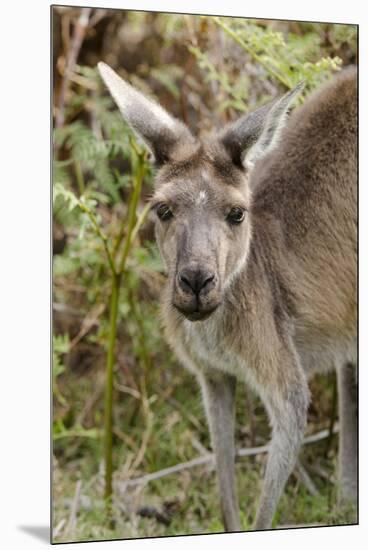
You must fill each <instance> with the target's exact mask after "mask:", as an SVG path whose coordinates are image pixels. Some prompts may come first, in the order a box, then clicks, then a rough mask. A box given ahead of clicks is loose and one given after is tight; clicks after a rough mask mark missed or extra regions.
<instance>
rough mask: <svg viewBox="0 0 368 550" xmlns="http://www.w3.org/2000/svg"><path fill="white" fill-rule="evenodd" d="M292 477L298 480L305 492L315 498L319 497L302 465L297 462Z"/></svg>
mask: <svg viewBox="0 0 368 550" xmlns="http://www.w3.org/2000/svg"><path fill="white" fill-rule="evenodd" d="M294 475H295V476H296V477H297V478H298V480H299V481H300V482H301V483H302V484H303V485H304V486H305V488H306V489H307V491H308V492H309V493H310V494H311V495H312V496H313V497H316V496H318V495H319V491H318V489H317V487H316V486H315V484H314V482H313V480H312V479H311V477H310V475H309V474H308V472H307V470H306V469H305V468H304V466H303V464H302V463H301V462H300V461H299V460H298V462H297V463H296V467H295V470H294Z"/></svg>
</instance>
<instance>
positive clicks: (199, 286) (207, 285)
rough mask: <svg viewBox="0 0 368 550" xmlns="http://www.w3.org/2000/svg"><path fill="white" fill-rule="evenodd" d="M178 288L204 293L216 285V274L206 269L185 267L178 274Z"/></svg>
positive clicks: (187, 291)
mask: <svg viewBox="0 0 368 550" xmlns="http://www.w3.org/2000/svg"><path fill="white" fill-rule="evenodd" d="M178 283H179V286H180V288H181V289H182V290H183V291H184V292H186V293H189V294H195V295H196V296H198V295H200V294H206V293H208V292H210V290H211V289H212V288H214V286H215V285H216V275H215V273H214V272H212V271H209V270H208V269H201V268H196V267H187V268H185V269H182V270H181V271H180V272H179V274H178Z"/></svg>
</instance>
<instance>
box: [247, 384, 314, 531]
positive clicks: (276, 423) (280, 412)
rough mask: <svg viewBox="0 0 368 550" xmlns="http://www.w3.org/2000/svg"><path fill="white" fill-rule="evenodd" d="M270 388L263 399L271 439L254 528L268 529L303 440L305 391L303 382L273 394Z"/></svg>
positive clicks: (305, 420)
mask: <svg viewBox="0 0 368 550" xmlns="http://www.w3.org/2000/svg"><path fill="white" fill-rule="evenodd" d="M271 392H272V389H271V388H270V389H269V392H268V395H267V394H266V395H265V393H264V392H263V396H262V397H263V399H264V402H265V405H266V408H267V410H268V413H269V415H270V419H271V424H272V428H273V430H272V439H271V443H270V450H269V454H268V461H267V466H266V473H265V478H264V482H263V489H262V493H261V499H260V503H259V507H258V512H257V516H256V521H255V525H254V529H269V528H270V527H271V525H272V518H273V516H274V513H275V511H276V507H277V504H278V502H279V499H280V496H281V495H282V492H283V490H284V487H285V484H286V481H287V479H288V477H289V475H290V474H291V472H292V470H293V468H294V465H295V462H296V459H297V456H298V451H299V448H300V444H301V442H302V439H303V434H304V431H305V427H306V422H307V408H308V401H309V391H308V387H307V383H306V381H305V380H304V379H301V380H300V382H299V383H297V384H296V385H293V387H292V388H288V389H287V390H286V395H284V396H281V395H277V392H276V391H273V393H271Z"/></svg>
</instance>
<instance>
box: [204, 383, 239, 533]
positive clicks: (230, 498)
mask: <svg viewBox="0 0 368 550" xmlns="http://www.w3.org/2000/svg"><path fill="white" fill-rule="evenodd" d="M200 384H201V386H202V391H203V397H204V404H205V410H206V414H207V420H208V424H209V428H210V433H211V440H212V446H213V449H214V451H215V457H216V469H217V477H218V485H219V491H220V502H221V511H222V518H223V522H224V525H225V529H226V531H240V530H241V525H240V519H239V506H238V499H237V496H236V489H235V445H234V428H235V426H234V424H235V388H236V379H235V378H234V377H232V376H228V375H222V374H220V375H217V373H216V374H215V375H213V376H212V375H204V376H201V378H200Z"/></svg>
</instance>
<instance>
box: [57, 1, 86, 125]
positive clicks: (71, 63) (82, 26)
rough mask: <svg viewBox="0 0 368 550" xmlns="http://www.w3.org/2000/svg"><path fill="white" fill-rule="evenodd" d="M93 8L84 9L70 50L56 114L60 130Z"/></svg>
mask: <svg viewBox="0 0 368 550" xmlns="http://www.w3.org/2000/svg"><path fill="white" fill-rule="evenodd" d="M91 11H92V10H91V8H82V9H81V12H80V15H79V17H78V21H77V23H76V25H75V28H74V33H73V39H72V43H71V47H70V50H69V52H68V56H67V62H66V67H65V71H64V74H63V79H62V82H61V88H60V95H59V102H58V109H57V114H56V128H60V127H61V126H63V124H64V119H65V98H66V94H67V91H68V86H69V81H70V75H71V74H72V72H73V71H74V67H75V64H76V62H77V58H78V55H79V51H80V49H81V46H82V44H83V40H84V37H85V34H86V31H87V28H88V22H89V17H90V14H91Z"/></svg>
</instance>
